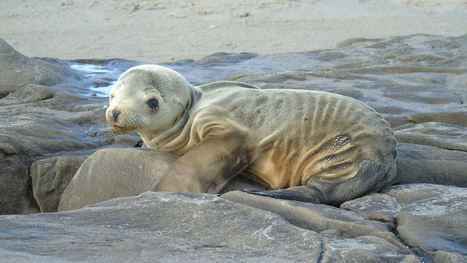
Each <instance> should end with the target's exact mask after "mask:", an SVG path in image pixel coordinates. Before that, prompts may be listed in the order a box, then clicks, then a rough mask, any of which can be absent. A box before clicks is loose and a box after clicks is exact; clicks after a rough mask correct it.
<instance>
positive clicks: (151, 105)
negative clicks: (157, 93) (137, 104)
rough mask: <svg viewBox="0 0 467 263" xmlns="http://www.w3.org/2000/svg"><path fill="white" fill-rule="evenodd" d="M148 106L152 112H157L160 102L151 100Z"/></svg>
mask: <svg viewBox="0 0 467 263" xmlns="http://www.w3.org/2000/svg"><path fill="white" fill-rule="evenodd" d="M146 104H148V106H149V108H151V110H157V109H158V108H159V102H157V100H156V99H150V100H148V102H146Z"/></svg>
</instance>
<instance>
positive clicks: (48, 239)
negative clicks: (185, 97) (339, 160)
mask: <svg viewBox="0 0 467 263" xmlns="http://www.w3.org/2000/svg"><path fill="white" fill-rule="evenodd" d="M348 213H350V212H348ZM336 221H337V220H336ZM329 227H331V225H329ZM0 229H8V231H0V256H1V257H2V260H3V261H4V262H15V261H18V260H30V261H33V262H36V261H47V262H55V261H59V262H61V261H64V262H69V261H86V262H107V261H112V262H128V261H131V262H134V261H154V260H156V261H161V262H188V261H189V262H213V261H220V262H239V261H240V262H245V261H248V262H271V261H272V262H315V261H320V260H321V259H322V260H323V262H336V261H340V260H343V261H346V260H349V259H350V258H356V259H358V260H359V261H358V262H375V261H376V262H401V261H403V260H405V262H420V261H419V260H418V259H417V258H415V257H414V255H413V254H412V253H411V252H410V251H409V252H407V251H406V250H404V249H402V248H399V247H397V246H394V245H392V244H391V243H389V242H387V241H386V240H384V239H383V238H379V237H376V236H372V235H371V233H370V234H369V235H363V236H361V237H357V238H353V237H345V236H340V235H338V234H336V233H333V232H332V231H327V232H326V231H325V232H317V231H314V230H310V229H306V228H303V227H302V226H297V225H295V223H294V222H292V221H288V220H287V219H284V218H283V217H281V216H279V215H277V214H274V213H271V212H268V211H264V210H262V209H257V208H254V207H251V206H247V205H243V204H239V203H235V202H231V201H227V200H225V199H223V198H218V197H216V196H213V195H208V194H176V193H154V192H147V193H143V194H141V195H139V196H136V197H126V198H118V199H114V200H110V201H107V202H103V203H99V204H97V205H93V206H89V207H86V208H83V209H79V210H75V211H71V212H62V213H46V214H35V215H21V216H19V215H16V216H0ZM51 248H53V249H51Z"/></svg>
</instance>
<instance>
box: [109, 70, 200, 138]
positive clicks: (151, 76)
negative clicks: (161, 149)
mask: <svg viewBox="0 0 467 263" xmlns="http://www.w3.org/2000/svg"><path fill="white" fill-rule="evenodd" d="M190 89H191V86H190V84H189V83H188V82H187V81H186V80H185V79H184V78H183V77H182V76H181V75H180V74H178V73H177V72H175V71H173V70H171V69H168V68H165V67H161V66H157V65H141V66H137V67H133V68H130V69H129V70H127V71H125V72H124V73H123V74H122V75H121V76H120V77H119V78H118V80H117V83H115V85H114V86H113V87H112V90H111V92H110V96H109V107H108V109H107V111H106V119H107V122H108V123H109V124H110V126H111V127H112V130H113V131H114V132H116V133H129V132H133V131H135V132H142V133H151V134H157V133H160V132H162V131H164V130H166V129H168V128H170V127H171V126H172V125H173V123H174V122H175V121H177V120H178V119H179V117H180V116H181V115H182V114H183V113H184V112H185V109H186V107H187V105H188V104H189V102H190Z"/></svg>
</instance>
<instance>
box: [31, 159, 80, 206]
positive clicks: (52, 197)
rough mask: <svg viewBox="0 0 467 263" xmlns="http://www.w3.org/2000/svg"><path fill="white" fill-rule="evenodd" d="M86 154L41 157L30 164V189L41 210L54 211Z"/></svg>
mask: <svg viewBox="0 0 467 263" xmlns="http://www.w3.org/2000/svg"><path fill="white" fill-rule="evenodd" d="M85 159H86V156H79V155H78V156H73V155H71V156H60V157H52V158H46V159H41V160H38V161H35V162H34V163H33V164H32V165H31V178H32V190H33V195H34V199H35V200H36V202H37V204H38V206H39V208H40V210H41V212H56V211H57V208H58V203H59V202H60V198H61V196H62V193H63V191H65V188H66V187H67V185H68V183H69V182H70V181H71V179H72V178H73V176H74V175H75V173H76V171H77V170H78V169H79V167H80V166H81V164H82V163H83V162H84V160H85Z"/></svg>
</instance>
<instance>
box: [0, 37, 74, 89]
mask: <svg viewBox="0 0 467 263" xmlns="http://www.w3.org/2000/svg"><path fill="white" fill-rule="evenodd" d="M67 74H68V75H69V74H71V71H69V70H66V67H65V66H64V65H60V64H59V63H57V62H56V61H45V60H40V59H34V58H29V57H26V56H24V55H22V54H20V53H19V52H17V51H16V50H15V49H14V48H12V47H11V46H10V45H9V44H8V43H6V42H5V41H4V40H3V39H1V38H0V97H2V95H6V94H8V93H9V92H11V91H13V90H14V89H15V88H17V87H21V86H23V85H26V84H44V85H53V84H58V83H60V82H63V80H64V79H65V77H66V75H67Z"/></svg>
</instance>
